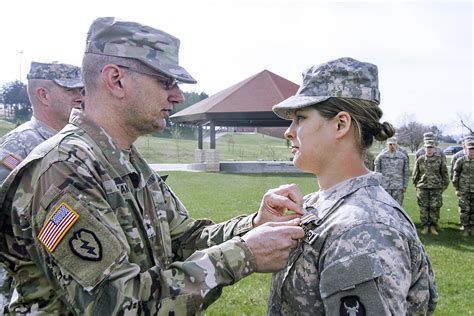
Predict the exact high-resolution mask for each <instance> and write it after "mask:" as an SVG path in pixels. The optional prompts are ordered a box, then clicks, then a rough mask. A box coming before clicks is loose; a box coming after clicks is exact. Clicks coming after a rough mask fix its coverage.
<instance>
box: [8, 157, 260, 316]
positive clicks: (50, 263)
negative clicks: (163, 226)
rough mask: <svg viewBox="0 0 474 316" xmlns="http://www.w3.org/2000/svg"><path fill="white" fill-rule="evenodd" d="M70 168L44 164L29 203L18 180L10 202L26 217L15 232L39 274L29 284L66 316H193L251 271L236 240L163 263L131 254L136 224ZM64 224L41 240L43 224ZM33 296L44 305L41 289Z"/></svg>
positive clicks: (90, 178)
mask: <svg viewBox="0 0 474 316" xmlns="http://www.w3.org/2000/svg"><path fill="white" fill-rule="evenodd" d="M77 163H78V161H75V163H72V162H71V163H70V162H56V163H54V164H52V165H51V166H49V167H48V169H47V170H46V171H45V172H44V173H43V174H42V175H41V176H40V177H39V180H38V184H37V185H36V186H35V189H34V190H35V191H34V192H33V197H32V198H31V199H30V198H28V201H26V203H25V200H24V199H23V198H21V197H22V196H29V197H31V195H29V194H24V193H25V192H24V190H27V189H28V187H29V186H30V185H29V184H28V183H27V182H24V183H23V186H22V188H23V189H20V190H19V193H18V194H19V198H18V199H17V201H16V202H15V203H16V207H17V209H26V210H28V212H30V214H33V216H32V217H31V220H30V221H22V223H21V227H19V229H18V230H17V231H18V232H19V233H20V232H22V234H24V233H27V234H29V235H28V238H27V239H28V240H29V242H30V246H29V247H28V252H29V254H30V256H31V258H32V261H33V262H35V263H36V266H37V267H38V268H39V269H40V271H41V272H38V273H39V274H38V273H32V274H31V275H32V279H31V282H33V283H34V282H35V281H34V279H38V278H43V279H45V280H47V281H45V283H49V284H51V286H52V288H53V289H54V293H55V294H56V295H57V296H58V297H59V298H60V299H61V300H62V301H64V302H65V303H66V304H67V305H68V307H69V308H70V309H71V310H72V311H74V313H76V314H94V315H115V314H123V313H132V314H134V313H139V312H140V311H141V312H143V313H150V314H155V313H157V311H158V310H159V311H160V313H162V312H163V313H165V314H176V315H181V314H194V313H198V312H199V311H201V310H202V309H203V308H205V306H207V305H208V304H210V303H211V302H212V301H213V300H215V299H216V298H217V297H218V295H219V294H220V289H221V287H222V286H224V285H228V284H232V283H234V282H236V281H237V280H239V279H241V278H243V277H245V276H247V275H249V274H250V273H252V272H254V271H255V268H256V263H255V258H254V256H253V254H252V253H251V251H250V249H249V248H248V247H247V245H246V244H245V242H243V240H241V239H240V238H239V237H235V238H232V239H230V240H227V241H226V242H224V243H222V244H219V245H215V246H213V247H210V248H208V249H203V250H200V251H195V252H194V253H193V254H192V255H190V256H189V257H188V258H187V259H186V260H185V261H175V262H173V263H171V264H170V265H166V264H165V263H163V262H160V261H159V260H158V259H157V258H159V257H156V254H153V255H152V254H151V253H148V252H146V251H140V250H137V249H138V248H139V245H140V244H139V243H137V241H136V240H133V239H130V238H136V239H137V240H140V236H141V234H142V232H141V231H140V227H141V225H139V224H138V223H135V224H134V219H133V218H131V217H130V216H132V215H129V214H126V213H123V214H120V213H121V212H123V211H125V212H127V210H125V209H122V210H121V209H118V210H117V209H113V208H112V207H111V205H110V204H109V202H108V201H107V200H106V199H105V198H104V187H103V186H101V185H100V184H99V183H98V182H97V180H96V179H97V176H96V175H95V174H89V173H88V171H87V167H86V166H85V165H84V166H78V165H77ZM37 172H38V170H36V171H35V170H33V171H32V172H31V174H35V173H37ZM27 178H28V177H27ZM26 181H28V180H26ZM22 203H25V204H26V208H24V207H23V206H22V205H21V204H22ZM33 210H34V212H33ZM117 212H119V213H117ZM132 213H133V212H132ZM65 214H67V216H68V217H66V215H65ZM65 218H71V220H70V221H69V222H67V230H65V231H64V232H62V233H61V235H58V236H53V237H51V235H48V234H46V232H47V231H48V229H49V228H48V227H49V226H48V225H52V224H51V223H52V222H55V223H59V224H60V225H63V221H64V220H65ZM130 221H131V224H132V225H131V226H130ZM125 230H131V231H125ZM22 236H23V237H25V235H22ZM133 236H135V237H133ZM147 251H152V250H147ZM85 266H87V269H85V268H84V267H85ZM30 268H31V266H30V267H25V269H30ZM21 269H22V268H20V270H21ZM18 273H22V271H18ZM38 275H39V277H38ZM33 292H34V293H35V294H31V295H38V294H37V293H38V292H37V291H33ZM39 293H43V294H44V295H45V297H44V300H45V301H48V300H51V298H50V297H49V296H48V295H50V294H48V293H47V291H41V292H39Z"/></svg>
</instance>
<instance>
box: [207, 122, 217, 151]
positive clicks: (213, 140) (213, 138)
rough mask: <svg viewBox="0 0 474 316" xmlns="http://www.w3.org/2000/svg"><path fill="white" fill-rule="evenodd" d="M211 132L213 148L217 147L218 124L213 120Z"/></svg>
mask: <svg viewBox="0 0 474 316" xmlns="http://www.w3.org/2000/svg"><path fill="white" fill-rule="evenodd" d="M210 132H211V133H210V135H209V137H210V138H211V149H216V124H215V123H214V121H211V125H210Z"/></svg>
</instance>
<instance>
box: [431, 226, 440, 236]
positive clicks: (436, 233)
mask: <svg viewBox="0 0 474 316" xmlns="http://www.w3.org/2000/svg"><path fill="white" fill-rule="evenodd" d="M430 232H431V233H432V234H433V235H436V236H438V235H439V233H438V231H437V230H436V226H431V227H430Z"/></svg>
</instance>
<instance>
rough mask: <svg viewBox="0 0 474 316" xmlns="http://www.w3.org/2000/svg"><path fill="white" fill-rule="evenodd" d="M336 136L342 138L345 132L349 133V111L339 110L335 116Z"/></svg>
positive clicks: (350, 119)
mask: <svg viewBox="0 0 474 316" xmlns="http://www.w3.org/2000/svg"><path fill="white" fill-rule="evenodd" d="M335 119H336V122H335V123H336V126H337V128H336V138H337V139H339V138H342V137H344V136H345V135H347V133H349V130H350V129H351V122H352V117H351V116H350V115H349V113H347V112H345V111H342V112H339V113H338V114H337V115H336V117H335Z"/></svg>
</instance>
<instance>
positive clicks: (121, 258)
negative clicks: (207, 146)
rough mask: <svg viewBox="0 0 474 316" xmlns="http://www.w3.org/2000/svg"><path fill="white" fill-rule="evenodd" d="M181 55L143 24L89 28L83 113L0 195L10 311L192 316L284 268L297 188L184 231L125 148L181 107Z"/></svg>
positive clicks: (169, 202) (183, 222)
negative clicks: (253, 277)
mask: <svg viewBox="0 0 474 316" xmlns="http://www.w3.org/2000/svg"><path fill="white" fill-rule="evenodd" d="M178 51H179V40H178V39H177V38H175V37H173V36H171V35H169V34H167V33H165V32H162V31H160V30H157V29H154V28H151V27H148V26H145V25H141V24H138V23H134V22H126V21H118V20H116V19H115V18H98V19H96V20H95V21H94V22H93V23H92V25H91V27H90V29H89V32H88V36H87V44H86V52H85V55H84V59H83V67H82V71H83V78H84V86H85V105H86V106H85V108H84V111H83V112H82V111H79V110H73V112H72V114H71V118H70V123H69V124H68V125H67V126H66V127H65V128H64V129H63V130H62V131H61V132H59V133H58V134H57V135H55V136H53V137H52V138H50V139H49V140H47V141H45V142H44V143H43V144H41V145H40V146H38V147H36V148H35V149H34V150H33V152H32V153H31V154H30V155H29V156H28V157H27V158H26V159H25V160H24V161H23V162H22V163H21V164H20V165H19V166H18V167H17V168H16V169H15V170H14V171H13V172H12V173H11V174H10V175H9V176H8V178H7V179H6V180H5V182H4V185H3V186H2V189H1V191H0V202H2V203H1V204H2V205H1V206H2V209H4V210H8V212H6V214H5V215H6V216H4V218H2V222H5V225H3V226H2V227H5V229H4V230H3V233H2V234H0V237H2V239H1V240H0V242H1V243H0V247H1V248H0V250H1V253H0V254H1V256H2V259H3V260H5V261H6V263H7V265H8V268H9V269H10V271H14V272H15V275H14V279H15V281H14V285H15V286H14V287H15V288H14V295H13V298H12V300H11V303H10V306H9V309H10V312H12V313H20V314H27V313H42V314H71V313H73V314H79V315H117V314H119V315H124V314H126V315H134V314H144V315H149V314H152V315H155V314H163V315H185V314H197V313H200V312H201V311H202V310H203V309H205V308H206V306H208V305H209V304H210V303H212V302H213V301H214V300H215V299H216V298H217V297H218V296H219V295H220V291H221V288H222V287H223V286H225V285H229V284H233V283H235V282H237V281H238V280H240V279H242V278H243V277H245V276H247V275H249V274H251V273H253V272H273V271H277V270H279V269H281V268H282V267H284V265H285V263H286V260H287V258H288V255H289V252H290V250H291V249H293V248H294V247H295V246H296V244H297V240H298V239H299V238H301V237H303V235H304V231H303V229H302V228H301V227H299V226H298V223H299V219H294V218H295V217H298V216H297V215H296V214H293V215H284V212H285V211H286V209H292V210H295V211H297V212H298V213H299V214H302V213H303V211H302V209H301V206H299V205H301V195H300V194H299V192H298V191H297V189H296V186H294V185H290V186H282V187H280V188H278V189H276V190H270V191H269V192H268V193H267V194H266V195H265V196H264V198H263V200H262V204H261V207H260V210H259V211H258V212H257V213H256V214H253V215H250V216H239V217H236V218H234V219H231V220H229V221H226V222H224V223H221V224H214V223H213V222H212V221H210V220H194V219H192V218H191V217H190V216H189V214H188V211H187V210H186V208H185V207H184V206H183V204H182V203H181V201H180V200H179V199H178V197H177V196H176V195H175V194H174V193H173V192H172V190H171V189H170V188H169V187H168V186H167V185H166V184H165V183H164V181H162V179H161V178H160V177H159V176H158V175H157V174H156V173H155V172H153V170H151V169H150V167H149V166H148V164H147V163H146V161H145V160H144V159H143V157H142V156H141V155H140V154H139V153H138V152H137V150H136V148H135V147H134V146H133V142H134V141H135V140H136V139H137V138H138V137H139V136H141V135H144V134H146V133H150V132H153V131H155V130H159V129H163V128H165V127H166V119H167V118H168V117H169V115H170V113H171V111H172V109H173V106H174V105H175V104H177V103H180V102H183V101H184V97H183V94H182V92H181V90H180V88H179V86H178V85H177V82H178V81H179V82H185V83H195V82H196V81H195V80H194V79H193V78H192V77H191V76H190V75H189V73H188V72H187V71H186V70H185V69H184V68H182V67H181V66H180V65H179V64H178ZM292 218H293V219H294V220H293V221H288V220H289V219H292ZM268 221H280V223H268V224H265V225H261V224H263V223H265V222H268ZM256 226H259V227H256ZM253 227H256V228H255V229H252V228H253Z"/></svg>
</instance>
